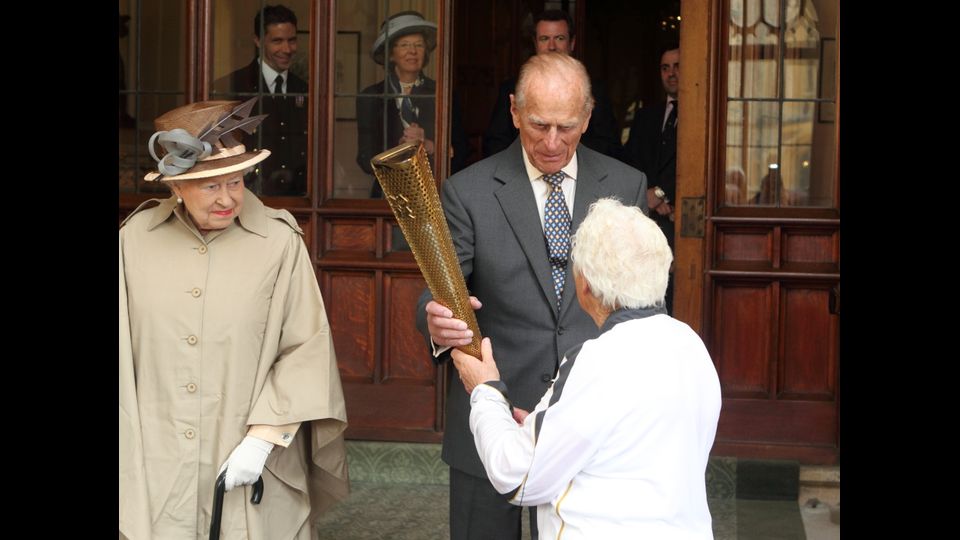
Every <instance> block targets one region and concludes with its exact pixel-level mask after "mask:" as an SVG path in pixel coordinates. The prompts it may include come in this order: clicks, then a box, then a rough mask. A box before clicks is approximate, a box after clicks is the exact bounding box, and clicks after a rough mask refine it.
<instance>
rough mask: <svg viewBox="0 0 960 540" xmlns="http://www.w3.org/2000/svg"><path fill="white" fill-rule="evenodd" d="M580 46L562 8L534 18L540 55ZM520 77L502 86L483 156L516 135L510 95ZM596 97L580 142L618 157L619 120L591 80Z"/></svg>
mask: <svg viewBox="0 0 960 540" xmlns="http://www.w3.org/2000/svg"><path fill="white" fill-rule="evenodd" d="M576 45H577V35H576V27H575V26H574V23H573V17H571V16H570V14H569V13H567V12H566V11H563V10H559V9H549V10H546V11H544V12H543V13H541V14H539V15H537V16H536V17H535V18H534V19H533V46H534V50H535V51H536V53H537V54H543V53H548V52H557V53H561V54H571V53H572V52H573V49H574V48H575V47H576ZM516 84H517V79H515V78H510V79H507V80H506V81H504V82H503V83H502V84H501V85H500V90H499V92H498V95H497V103H496V104H495V105H494V106H493V114H492V115H491V116H490V125H489V126H487V130H486V131H485V132H484V133H483V156H484V157H489V156H492V155H493V154H496V153H497V152H499V151H501V150H503V149H504V148H506V147H508V146H510V143H512V142H513V140H514V139H516V138H517V128H516V127H515V126H514V125H513V119H512V118H511V115H510V95H511V94H513V92H514V88H515V87H516ZM591 87H592V93H593V96H594V97H595V104H594V108H593V114H591V115H590V120H589V121H588V122H587V131H586V133H584V134H583V137H581V140H580V143H581V144H583V145H586V146H589V147H590V148H591V149H593V150H596V151H597V152H600V153H601V154H606V155H608V156H610V157H615V158H619V157H620V152H621V147H620V137H619V135H618V132H619V129H618V127H617V120H616V118H614V115H613V105H612V104H611V103H610V99H609V98H608V97H607V91H606V89H605V88H604V87H603V86H602V85H601V84H600V81H596V80H593V81H591Z"/></svg>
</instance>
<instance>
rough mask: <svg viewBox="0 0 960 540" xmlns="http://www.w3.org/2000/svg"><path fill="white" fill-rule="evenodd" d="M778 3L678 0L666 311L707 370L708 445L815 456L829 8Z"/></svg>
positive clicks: (827, 382)
mask: <svg viewBox="0 0 960 540" xmlns="http://www.w3.org/2000/svg"><path fill="white" fill-rule="evenodd" d="M786 3H787V2H785V1H784V2H780V5H779V6H777V5H774V3H770V2H760V1H753V0H743V1H739V0H738V1H714V2H711V3H710V9H703V6H694V5H693V4H694V3H693V2H686V3H684V5H683V6H682V14H683V27H682V29H681V65H682V66H683V72H682V77H681V89H680V97H679V99H680V100H682V101H684V103H685V105H684V112H685V115H686V116H685V117H684V119H683V120H682V121H681V122H680V125H679V132H678V140H679V143H678V144H679V146H678V156H679V157H678V163H677V172H678V192H679V197H680V199H681V205H680V218H679V219H678V220H677V228H678V231H677V233H678V241H677V249H676V268H675V277H676V280H677V283H676V289H677V290H676V297H675V306H676V313H675V315H676V316H677V318H679V319H681V320H684V321H686V322H688V323H689V324H691V326H693V327H694V328H695V329H697V330H698V331H699V332H700V334H701V336H702V337H703V338H704V341H705V342H706V343H707V346H708V348H709V349H710V353H711V355H712V357H713V359H714V362H715V364H716V366H717V370H718V373H719V375H720V380H721V385H722V391H723V398H724V399H723V409H722V412H721V416H720V424H719V426H718V432H717V439H716V443H715V445H714V453H715V454H717V455H735V456H740V457H763V458H783V459H797V460H800V461H801V462H804V463H819V464H831V463H836V462H837V460H838V457H839V446H840V436H839V415H838V411H839V384H838V366H839V346H838V342H839V327H840V324H839V290H840V287H839V283H840V249H839V246H840V206H839V174H838V169H837V163H838V162H839V149H838V146H837V144H836V140H837V139H836V134H837V129H838V126H839V121H840V119H839V103H840V101H839V66H838V63H837V58H838V57H837V54H836V51H837V45H838V43H839V36H838V32H837V29H838V25H837V20H838V17H839V6H838V5H837V3H836V2H835V1H834V2H828V1H820V2H814V1H810V0H804V1H802V2H799V3H791V6H790V7H789V8H788V7H787V6H786ZM798 4H799V5H798ZM800 29H802V30H803V32H805V33H798V30H800ZM771 32H772V37H771ZM686 104H690V105H686Z"/></svg>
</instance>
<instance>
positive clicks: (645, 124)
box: [623, 44, 680, 314]
mask: <svg viewBox="0 0 960 540" xmlns="http://www.w3.org/2000/svg"><path fill="white" fill-rule="evenodd" d="M660 81H661V82H662V83H663V90H664V92H666V100H665V101H663V102H662V103H658V104H656V105H653V106H652V107H643V108H642V109H640V110H639V111H637V113H636V115H635V116H634V117H633V125H632V126H631V127H630V138H629V139H627V144H626V145H625V146H624V147H623V156H624V161H626V162H627V163H629V164H630V165H633V166H634V167H636V168H638V169H640V170H641V171H643V172H644V173H646V175H647V182H648V183H647V206H648V207H649V208H650V217H652V218H653V219H654V220H655V221H656V222H657V225H659V226H660V229H661V230H662V231H663V234H664V236H666V237H667V242H668V243H669V245H670V250H671V251H673V249H674V230H673V223H674V221H673V220H674V201H675V200H676V199H675V198H676V194H677V122H678V118H679V116H678V115H679V106H678V105H679V104H678V102H677V91H678V90H679V88H680V47H679V46H678V45H676V44H670V45H667V46H666V47H664V48H663V49H662V50H661V54H660ZM666 298H667V313H669V314H673V273H671V274H670V281H669V286H668V287H667V297H666Z"/></svg>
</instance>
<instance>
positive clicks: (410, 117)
mask: <svg viewBox="0 0 960 540" xmlns="http://www.w3.org/2000/svg"><path fill="white" fill-rule="evenodd" d="M405 11H416V12H417V13H419V14H420V15H422V17H423V19H420V18H419V17H418V16H417V15H414V14H411V13H407V14H405V15H400V16H399V17H398V18H397V19H395V20H396V21H397V22H396V23H395V24H396V26H391V27H390V28H388V31H389V32H388V33H387V32H385V33H383V34H381V25H382V23H383V21H384V20H385V19H387V18H388V17H392V16H397V14H400V13H402V12H405ZM436 15H437V10H436V2H434V1H427V0H420V1H416V0H402V1H398V0H361V1H353V0H350V1H347V0H338V2H337V38H336V46H335V51H334V54H335V58H336V60H335V66H334V73H335V77H336V79H335V81H334V95H335V97H334V100H335V101H334V112H335V114H334V116H335V125H334V128H333V141H334V193H333V196H334V197H336V198H350V199H356V198H370V197H374V198H379V197H381V196H382V193H381V191H380V186H379V184H378V183H377V182H376V179H375V178H374V176H373V169H372V168H371V166H370V159H371V158H372V157H373V156H375V155H377V154H379V153H380V152H383V151H384V150H387V149H389V148H393V147H394V146H397V145H398V144H400V143H401V142H402V141H406V140H409V139H412V138H414V137H416V138H417V139H422V140H423V141H424V144H425V145H426V147H427V150H428V153H430V154H431V158H432V157H433V155H434V154H435V150H436V141H435V139H436V82H435V79H436V64H435V62H432V61H431V58H430V57H431V55H432V54H433V53H434V52H435V47H436V30H435V24H436V20H437V16H436ZM401 21H402V23H401ZM425 23H426V24H425ZM384 65H386V66H387V67H388V69H385V68H384ZM388 74H389V77H388Z"/></svg>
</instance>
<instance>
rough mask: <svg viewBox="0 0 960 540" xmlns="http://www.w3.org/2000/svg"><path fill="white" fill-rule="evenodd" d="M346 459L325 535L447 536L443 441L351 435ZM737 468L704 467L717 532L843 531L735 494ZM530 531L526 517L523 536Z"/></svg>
mask: <svg viewBox="0 0 960 540" xmlns="http://www.w3.org/2000/svg"><path fill="white" fill-rule="evenodd" d="M348 459H349V460H350V476H351V490H352V492H351V495H350V497H349V498H348V499H347V500H346V501H343V502H341V503H340V504H339V505H337V506H336V507H334V508H333V509H331V510H330V511H329V512H328V513H327V514H325V515H324V516H323V517H322V518H321V520H320V523H319V530H320V538H323V539H341V540H367V539H381V538H390V539H397V540H433V539H437V540H440V539H443V540H446V539H448V538H449V536H450V535H449V528H448V524H447V519H448V499H447V478H448V469H447V466H446V465H445V464H444V463H443V461H442V460H440V456H439V445H417V444H402V443H359V442H352V441H351V442H350V443H348ZM736 471H737V461H736V460H735V459H732V458H711V460H710V465H709V467H708V469H707V475H706V476H707V496H708V497H709V499H708V502H709V505H710V512H711V514H712V515H713V532H714V538H716V540H761V539H763V540H834V539H839V537H840V535H839V525H832V524H830V523H829V519H828V518H829V516H827V517H826V518H824V519H820V518H822V517H823V516H820V515H813V514H811V513H809V512H807V513H806V514H803V515H801V509H800V506H799V504H798V503H797V502H796V501H795V500H794V501H769V500H744V499H738V498H736V494H737V475H736ZM741 480H742V479H741ZM741 483H742V482H741ZM811 516H813V517H812V518H811ZM813 519H815V520H817V521H812V520H813ZM805 520H806V521H807V522H808V523H811V524H814V525H816V526H815V527H811V531H810V532H813V533H815V534H813V535H809V534H807V533H805V530H804V521H805ZM808 527H810V525H808ZM528 535H529V532H528V531H527V524H526V519H524V537H525V538H528V537H529V536H528Z"/></svg>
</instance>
